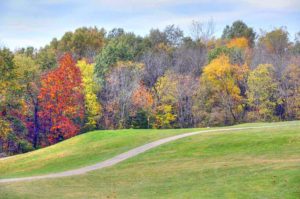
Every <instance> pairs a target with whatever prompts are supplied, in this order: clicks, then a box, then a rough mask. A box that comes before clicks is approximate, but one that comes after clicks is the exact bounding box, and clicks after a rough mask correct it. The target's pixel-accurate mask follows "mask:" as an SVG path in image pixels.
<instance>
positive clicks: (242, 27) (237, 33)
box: [222, 20, 256, 46]
mask: <svg viewBox="0 0 300 199" xmlns="http://www.w3.org/2000/svg"><path fill="white" fill-rule="evenodd" d="M238 37H245V38H247V39H248V41H249V43H250V46H253V44H254V40H255V37H256V34H255V32H254V31H253V29H252V28H249V27H248V26H247V25H246V24H245V23H244V22H243V21H240V20H238V21H235V22H233V23H232V25H231V26H228V25H227V26H226V27H225V29H224V30H223V34H222V38H223V39H233V38H238Z"/></svg>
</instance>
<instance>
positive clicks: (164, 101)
mask: <svg viewBox="0 0 300 199" xmlns="http://www.w3.org/2000/svg"><path fill="white" fill-rule="evenodd" d="M172 77H173V75H172V74H170V73H167V74H165V75H164V76H162V77H160V78H159V79H158V80H157V82H156V84H155V88H156V91H157V103H156V116H155V124H154V127H155V128H171V127H172V123H173V122H174V121H175V120H176V118H177V115H176V110H175V109H176V102H177V98H176V93H177V89H176V88H177V82H176V81H175V79H174V78H172Z"/></svg>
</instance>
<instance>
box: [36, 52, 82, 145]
mask: <svg viewBox="0 0 300 199" xmlns="http://www.w3.org/2000/svg"><path fill="white" fill-rule="evenodd" d="M81 91H82V86H81V74H80V70H79V68H78V67H76V65H75V62H74V60H73V59H72V56H71V55H70V54H65V55H64V56H63V57H62V58H61V59H60V62H59V67H58V68H56V69H54V70H53V71H50V72H49V73H47V74H45V75H44V76H43V77H42V79H41V90H40V94H39V96H38V99H39V101H40V111H39V116H40V118H41V129H42V130H43V132H44V133H45V134H46V135H47V138H48V141H49V142H50V143H51V144H53V143H56V142H58V141H60V140H63V139H66V138H70V137H72V136H74V135H76V134H77V133H78V131H79V128H80V125H79V124H78V123H79V122H80V121H81V120H82V118H83V115H84V102H83V94H82V93H81Z"/></svg>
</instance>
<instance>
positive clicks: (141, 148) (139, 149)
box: [0, 124, 292, 183]
mask: <svg viewBox="0 0 300 199" xmlns="http://www.w3.org/2000/svg"><path fill="white" fill-rule="evenodd" d="M291 125H292V124H290V125H275V126H274V125H273V126H259V127H240V128H223V129H213V130H202V131H196V132H191V133H184V134H180V135H175V136H171V137H167V138H163V139H160V140H157V141H154V142H150V143H148V144H145V145H142V146H139V147H136V148H134V149H131V150H129V151H127V152H125V153H121V154H120V155H117V156H115V157H113V158H110V159H108V160H105V161H102V162H99V163H97V164H94V165H90V166H86V167H82V168H79V169H74V170H69V171H64V172H59V173H52V174H47V175H41V176H32V177H23V178H8V179H0V183H6V182H20V181H30V180H38V179H46V178H60V177H67V176H74V175H81V174H85V173H87V172H90V171H94V170H97V169H102V168H105V167H110V166H113V165H115V164H118V163H119V162H122V161H124V160H127V159H128V158H131V157H134V156H136V155H138V154H140V153H143V152H145V151H148V150H150V149H152V148H155V147H157V146H160V145H162V144H165V143H168V142H171V141H174V140H178V139H180V138H185V137H189V136H192V135H198V134H202V133H208V132H220V131H237V130H246V129H259V128H276V127H282V126H291Z"/></svg>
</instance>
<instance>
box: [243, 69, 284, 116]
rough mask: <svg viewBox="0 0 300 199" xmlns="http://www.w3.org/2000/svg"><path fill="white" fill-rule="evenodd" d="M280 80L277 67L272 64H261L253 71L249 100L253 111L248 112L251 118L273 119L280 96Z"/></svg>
mask: <svg viewBox="0 0 300 199" xmlns="http://www.w3.org/2000/svg"><path fill="white" fill-rule="evenodd" d="M277 88H278V82H276V78H275V69H274V67H273V66H272V65H270V64H261V65H259V66H258V67H257V68H256V69H255V70H253V71H251V72H250V74H249V78H248V91H247V96H248V101H249V104H250V106H251V107H252V109H251V110H252V111H251V112H250V113H249V114H248V115H249V116H248V117H250V118H249V119H250V120H251V119H252V120H253V119H254V120H263V121H271V120H273V119H274V113H275V108H276V105H277V104H278V103H280V99H279V98H278V92H277Z"/></svg>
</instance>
